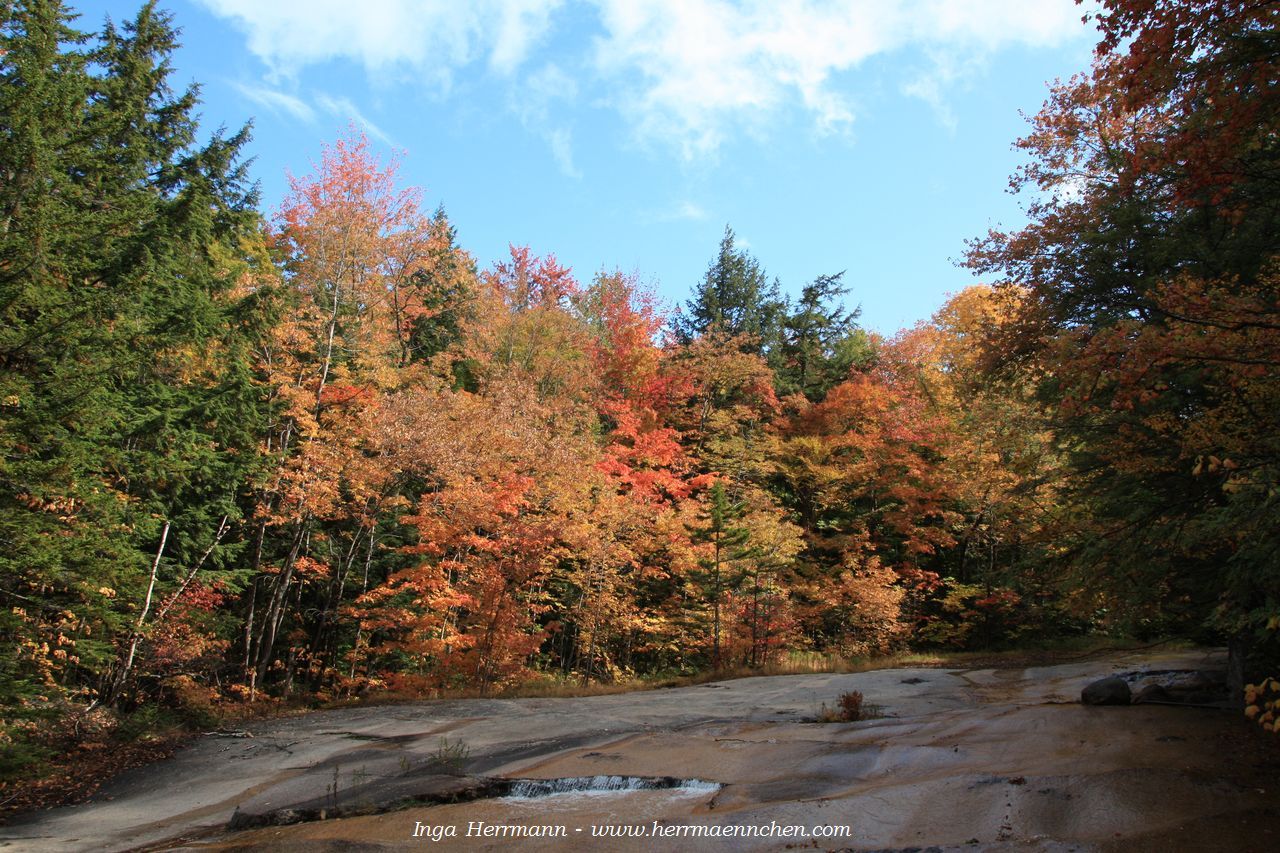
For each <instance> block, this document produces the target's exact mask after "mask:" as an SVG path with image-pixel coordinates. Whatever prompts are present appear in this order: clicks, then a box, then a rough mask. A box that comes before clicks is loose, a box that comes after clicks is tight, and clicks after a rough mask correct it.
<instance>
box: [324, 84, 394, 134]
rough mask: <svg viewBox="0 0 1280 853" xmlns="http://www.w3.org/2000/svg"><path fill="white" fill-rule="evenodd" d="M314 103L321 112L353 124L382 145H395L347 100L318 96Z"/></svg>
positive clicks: (330, 96)
mask: <svg viewBox="0 0 1280 853" xmlns="http://www.w3.org/2000/svg"><path fill="white" fill-rule="evenodd" d="M316 103H317V104H319V106H320V108H321V109H322V110H324V111H325V112H327V113H329V114H330V115H333V116H337V117H338V118H344V119H346V120H347V121H350V122H353V123H354V124H355V125H356V126H357V127H359V128H361V129H362V130H363V131H364V132H365V133H367V134H369V135H370V136H372V137H373V138H374V139H376V140H378V141H379V142H381V143H383V144H384V145H392V146H394V145H395V143H394V142H392V141H391V137H390V136H388V135H387V134H386V132H385V131H383V129H382V128H380V127H378V126H377V125H376V124H374V123H373V121H371V120H370V119H369V118H368V117H366V116H365V114H364V113H362V112H360V109H359V108H358V107H357V106H356V105H355V104H353V103H352V102H351V100H350V99H349V98H340V97H334V96H332V95H325V94H320V95H316Z"/></svg>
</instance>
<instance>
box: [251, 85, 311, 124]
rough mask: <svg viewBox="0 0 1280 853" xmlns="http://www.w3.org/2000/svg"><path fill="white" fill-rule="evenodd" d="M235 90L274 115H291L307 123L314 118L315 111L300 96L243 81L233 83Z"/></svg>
mask: <svg viewBox="0 0 1280 853" xmlns="http://www.w3.org/2000/svg"><path fill="white" fill-rule="evenodd" d="M232 85H233V86H235V88H236V90H237V91H238V92H239V93H240V94H242V95H244V96H245V97H246V98H248V99H249V100H251V101H253V102H254V103H255V104H257V105H259V106H261V107H266V108H267V109H269V110H271V111H272V112H273V113H275V114H276V115H283V116H292V117H293V118H296V119H297V120H299V121H305V122H307V123H308V124H310V123H311V122H314V121H315V120H316V112H315V110H313V109H311V107H310V105H309V104H307V102H306V101H303V100H302V99H301V98H298V97H295V96H293V95H289V94H286V93H285V92H278V91H276V90H275V89H268V88H265V87H263V86H250V85H247V84H245V83H233V84H232Z"/></svg>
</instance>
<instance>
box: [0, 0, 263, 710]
mask: <svg viewBox="0 0 1280 853" xmlns="http://www.w3.org/2000/svg"><path fill="white" fill-rule="evenodd" d="M72 17H73V16H72V15H71V14H70V13H69V12H68V11H67V9H66V8H65V7H64V6H63V4H62V3H61V2H58V0H20V2H17V3H14V4H7V5H6V11H5V12H4V13H3V17H0V78H3V84H0V174H3V175H4V176H5V178H6V180H4V181H3V182H0V183H3V186H0V211H3V212H2V213H0V217H2V218H0V225H2V226H3V227H2V228H0V311H3V323H2V324H0V329H2V330H0V449H2V450H3V453H2V454H0V537H2V538H3V539H4V542H5V547H4V548H3V549H0V595H2V596H3V597H5V598H7V599H10V601H7V602H6V606H5V608H4V609H3V610H4V612H5V613H6V614H9V615H8V616H6V617H5V620H6V621H5V622H4V623H3V624H2V625H0V631H3V633H4V637H3V640H4V641H5V642H11V643H15V644H16V645H17V646H18V647H19V648H20V649H22V650H23V652H22V653H21V654H19V655H18V656H16V660H14V661H12V662H10V663H9V664H8V666H9V667H10V669H9V670H8V672H7V673H6V675H5V683H2V684H0V690H2V691H4V693H3V695H0V701H4V702H9V701H12V700H13V699H14V698H15V697H16V696H17V695H18V694H20V693H22V692H23V685H28V686H31V687H39V688H41V689H44V690H46V692H47V690H48V688H51V687H52V686H53V684H54V683H55V682H57V683H59V684H63V685H68V686H77V685H79V686H85V687H92V686H94V685H96V686H97V687H98V689H99V690H101V691H105V692H106V693H109V694H115V693H117V692H118V690H119V688H121V687H122V686H124V684H125V682H126V678H125V676H127V674H128V673H129V670H130V667H131V666H132V664H133V662H134V656H135V653H136V651H137V649H138V645H139V641H140V640H141V638H142V636H143V634H144V633H145V630H146V628H147V624H148V623H147V620H148V616H149V614H150V613H152V612H153V604H155V603H157V602H158V600H159V596H161V595H162V594H167V593H169V592H173V591H176V590H178V589H179V588H181V589H185V584H186V583H189V581H190V578H191V577H193V573H194V572H195V571H197V570H205V571H208V570H210V569H214V568H218V567H221V566H222V565H223V560H224V557H225V549H223V548H220V547H219V546H220V545H221V543H222V540H223V539H224V538H225V536H226V532H227V529H228V527H229V525H230V524H232V523H233V522H234V520H235V518H236V517H237V515H238V509H237V507H238V500H237V499H238V497H239V495H238V490H239V489H240V488H241V486H242V484H243V483H244V482H245V480H246V478H247V476H248V474H249V471H250V469H251V468H252V467H253V465H254V459H255V454H254V453H253V452H252V449H253V447H254V445H255V443H256V438H255V437H256V435H257V434H258V432H259V431H260V430H259V427H258V425H257V422H258V420H259V419H260V412H261V403H260V400H259V394H258V389H257V386H256V381H255V377H254V375H253V371H252V369H251V364H252V362H251V359H250V354H251V349H252V345H253V342H254V341H255V340H256V338H257V335H258V334H259V332H260V331H261V328H262V325H263V323H264V321H265V319H266V315H265V313H264V312H263V310H262V308H263V305H264V304H265V296H266V293H265V292H263V291H259V292H247V291H245V290H244V289H243V288H241V287H240V278H241V276H242V274H244V273H245V272H246V271H247V270H248V269H249V266H250V264H252V263H254V260H253V255H254V251H253V250H252V249H251V248H246V247H251V246H252V245H253V241H254V239H255V237H256V236H257V233H258V217H257V214H256V212H255V207H254V205H255V202H256V199H255V198H254V193H253V192H252V191H251V190H250V189H248V188H246V186H245V181H244V174H243V171H242V168H241V167H240V166H238V165H237V162H236V161H237V158H238V154H239V151H240V148H241V147H242V146H243V144H244V142H245V140H246V138H247V134H246V132H245V131H241V132H240V133H238V134H236V135H234V136H232V137H230V138H223V137H222V136H221V135H215V136H214V138H213V139H212V140H211V141H209V142H208V143H206V144H204V145H202V146H200V145H197V144H196V142H195V139H196V121H195V118H194V112H193V111H194V109H195V106H196V104H197V97H196V96H197V92H196V90H195V88H194V87H193V88H189V89H187V90H186V91H184V92H182V93H174V92H173V91H172V90H171V89H170V87H169V85H168V82H167V80H168V77H169V75H170V72H171V68H170V65H169V60H168V57H169V55H170V54H171V53H172V52H173V50H174V49H175V47H176V42H175V31H174V29H173V26H172V24H171V21H170V19H169V16H167V15H166V14H163V13H161V12H158V11H156V9H155V7H154V5H153V4H147V5H145V6H144V7H143V8H142V9H141V11H139V13H138V15H137V16H136V17H135V18H134V19H133V20H132V21H130V22H128V23H127V24H125V25H123V26H122V27H116V26H115V25H113V24H111V23H108V24H107V25H106V27H105V28H104V31H103V33H102V35H101V37H100V38H98V39H97V40H96V41H95V42H94V43H93V44H90V40H89V38H88V37H87V36H86V35H85V34H83V33H80V32H78V31H76V30H74V29H72V28H71V26H70V22H71V20H72ZM259 245H260V244H259ZM259 256H260V253H259ZM14 607H17V609H18V610H19V611H21V612H20V613H17V614H15V613H14V612H13V608H14Z"/></svg>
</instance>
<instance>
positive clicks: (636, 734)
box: [0, 649, 1280, 851]
mask: <svg viewBox="0 0 1280 853" xmlns="http://www.w3.org/2000/svg"><path fill="white" fill-rule="evenodd" d="M1009 661H1010V659H1009V658H1001V659H996V660H993V661H982V660H973V661H969V662H967V663H968V664H969V665H968V666H966V667H965V668H956V669H941V668H895V669H883V670H875V671H868V672H860V673H847V674H810V675H785V676H764V677H755V678H741V679H735V680H732V681H723V682H712V683H706V684H701V685H695V686H686V687H679V688H671V689H661V690H651V691H644V692H638V693H629V694H617V695H605V696H589V697H578V698H525V699H459V700H439V701H431V702H421V703H414V704H398V705H392V706H382V707H366V708H347V709H339V710H331V711H321V712H316V713H312V714H307V715H305V716H300V717H294V718H281V719H275V720H265V721H259V722H255V723H251V724H248V725H246V726H245V727H244V728H243V729H241V730H228V731H222V732H219V733H214V734H210V735H206V736H204V737H201V738H198V739H196V740H195V741H193V742H192V743H191V744H189V745H188V746H186V747H185V748H183V749H181V750H179V751H178V752H177V753H176V754H175V755H174V756H172V757H171V758H168V759H166V760H163V761H160V762H157V763H154V764H151V765H148V766H146V767H143V768H139V769H135V770H132V771H129V772H128V773H125V774H123V775H122V776H120V777H118V778H117V779H115V780H113V781H112V782H111V783H109V784H108V785H106V786H104V787H103V789H102V790H101V792H100V793H99V794H98V795H97V796H96V797H95V798H94V799H93V800H91V801H90V802H88V803H85V804H82V805H79V806H74V807H66V808H61V809H54V810H49V811H44V812H38V813H35V814H30V815H27V816H25V817H23V818H19V819H18V820H16V821H15V822H14V823H13V824H12V825H11V826H9V827H4V828H0V849H3V848H4V847H6V846H8V847H10V848H11V849H23V850H84V849H95V850H127V849H137V848H146V849H205V850H207V849H214V850H238V849H271V850H299V851H301V850H307V851H310V850H324V849H335V850H336V849H344V850H346V849H355V850H382V849H401V848H406V849H407V848H421V847H422V846H424V845H429V846H432V847H441V848H442V849H457V850H482V849H494V850H498V849H503V850H506V849H512V848H515V849H519V850H525V849H529V850H535V849H537V850H571V849H583V848H586V847H589V846H590V847H597V848H604V847H607V848H609V849H611V850H625V849H636V850H641V849H643V850H655V849H656V850H663V849H670V850H686V849H694V848H696V849H699V850H703V849H717V846H719V848H718V849H733V850H743V849H764V850H781V849H789V848H795V847H816V848H818V849H842V848H852V849H885V848H890V849H895V848H896V849H901V848H908V847H917V848H923V847H929V846H939V847H942V848H946V847H952V846H954V847H963V848H964V849H966V850H972V849H975V848H976V849H999V850H1004V849H1009V850H1027V849H1035V850H1124V851H1142V850H1164V849H1171V848H1173V849H1180V850H1195V849H1235V850H1239V851H1247V850H1259V851H1262V850H1272V849H1277V848H1278V847H1280V769H1277V768H1280V761H1278V760H1277V759H1278V758H1280V748H1278V747H1277V743H1276V738H1274V737H1272V736H1268V735H1265V734H1264V733H1262V732H1261V731H1259V730H1257V729H1256V727H1253V726H1250V725H1249V724H1247V723H1246V722H1245V721H1244V720H1243V718H1242V717H1239V716H1237V715H1234V714H1230V713H1226V712H1223V711H1218V710H1213V709H1205V708H1194V707H1169V706H1159V705H1136V706H1127V707H1085V706H1082V705H1080V704H1079V703H1078V699H1079V695H1080V689H1081V688H1082V687H1083V686H1084V685H1085V684H1086V683H1088V682H1089V681H1092V680H1094V679H1097V678H1101V677H1103V676H1105V675H1109V674H1112V673H1116V672H1124V671H1133V670H1141V669H1150V670H1161V669H1208V668H1220V667H1221V666H1222V665H1223V660H1222V656H1221V655H1220V654H1218V653H1214V652H1204V651H1195V650H1191V651H1188V650H1182V651H1169V650H1163V651H1162V650H1158V649H1156V650H1144V651H1137V652H1114V653H1109V654H1106V655H1104V656H1102V657H1094V658H1091V659H1088V660H1076V661H1070V662H1061V663H1054V664H1049V665H1046V666H1029V667H1023V666H1017V665H1016V664H1010V663H1009ZM983 663H996V664H997V666H996V667H984V666H982V664H983ZM850 691H860V692H861V693H862V694H863V695H864V697H865V699H866V702H867V703H873V704H875V705H877V706H879V713H880V714H882V716H880V717H879V718H876V719H870V720H864V721H861V722H839V723H822V722H817V719H818V718H820V717H822V716H824V714H823V712H824V710H826V709H831V708H834V707H835V706H836V704H837V703H838V701H839V698H840V696H841V695H842V694H844V693H847V692H850ZM606 776H615V777H616V776H629V777H644V778H647V779H654V778H658V777H676V779H684V780H700V781H701V782H710V783H718V786H716V785H700V784H689V785H680V784H679V783H678V782H671V781H664V782H662V783H660V784H672V785H676V787H673V788H669V789H663V790H623V791H616V790H615V791H603V792H595V793H586V792H576V793H559V794H554V795H551V796H543V797H538V798H532V799H530V798H520V797H511V796H494V795H495V794H504V793H507V792H506V791H505V789H504V788H503V787H502V786H503V785H505V784H506V783H505V782H503V780H506V779H513V778H518V779H547V780H557V779H561V780H563V779H568V778H574V777H606ZM597 781H598V784H597V787H601V786H602V785H601V784H599V780H597ZM608 784H609V785H613V786H615V787H616V786H617V785H618V784H619V783H618V782H617V781H616V780H615V781H613V782H611V783H608ZM604 786H605V787H607V785H604ZM424 800H425V801H428V802H434V803H440V804H436V805H424V804H422V802H423V801H424ZM449 800H461V801H460V802H453V803H449V802H448V801H449ZM414 801H417V804H411V803H413V802H414ZM406 804H410V805H408V807H404V806H405V805H406ZM344 815H356V816H349V817H345V816H344ZM321 816H323V817H325V818H328V819H326V820H314V818H319V817H321ZM298 818H312V819H313V820H310V821H308V822H305V823H298V824H295V825H291V826H278V825H274V824H276V823H280V822H285V821H289V820H294V819H298ZM233 821H234V823H235V825H236V826H239V827H255V826H257V827H258V828H248V829H242V830H239V831H233V830H231V829H229V828H228V827H229V824H231V823H232V822H233ZM475 822H483V824H484V827H485V828H487V830H488V831H490V832H500V833H502V835H497V836H493V835H490V836H485V835H476V834H473V835H472V836H471V837H468V836H467V833H468V831H469V830H471V831H473V833H474V832H475V831H476V827H477V824H476V823H475ZM624 825H625V826H642V827H645V828H646V829H645V831H646V833H647V834H648V835H649V836H650V837H635V836H631V837H627V838H617V837H610V838H608V839H605V838H601V837H599V836H598V833H600V832H603V831H613V830H600V829H597V827H605V826H608V827H617V826H624ZM775 825H777V826H802V827H806V828H813V827H848V835H845V836H843V837H840V838H802V837H797V836H779V835H776V834H775V835H773V836H770V837H758V836H757V837H752V838H749V839H748V838H742V837H736V836H735V837H726V836H725V835H724V833H726V832H738V833H742V832H756V831H760V830H755V829H752V828H754V827H760V828H762V829H765V830H769V828H770V827H773V826H775ZM558 826H563V827H565V828H566V832H567V837H566V838H558V839H557V838H521V839H520V840H519V841H513V840H512V837H511V834H512V833H513V832H517V831H519V832H524V831H546V830H540V829H538V827H558ZM684 826H690V827H695V828H697V827H701V828H702V829H701V830H697V831H699V832H702V833H704V835H703V836H702V837H699V838H697V840H692V839H691V838H690V837H689V836H688V833H689V832H692V831H694V830H683V829H680V827H684ZM415 827H421V829H420V831H421V832H422V833H423V835H421V836H419V837H414V831H415ZM507 827H516V828H517V829H508V828H507ZM521 827H523V828H525V829H523V830H522V829H519V828H521ZM450 828H452V831H453V832H454V833H456V836H447V833H448V831H449V829H450ZM655 829H656V831H657V832H673V833H684V835H683V837H682V836H681V835H679V834H675V835H671V836H663V837H659V838H655V837H652V836H653V834H654V832H655ZM481 831H483V830H481ZM769 831H772V832H775V833H776V832H778V830H776V829H774V830H769ZM838 831H839V830H838ZM432 833H437V834H440V835H442V836H444V837H441V839H440V841H439V842H435V841H432V840H431V835H432ZM593 833H596V835H593ZM717 833H719V834H717ZM708 836H709V837H708Z"/></svg>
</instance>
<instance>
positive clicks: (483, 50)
mask: <svg viewBox="0 0 1280 853" xmlns="http://www.w3.org/2000/svg"><path fill="white" fill-rule="evenodd" d="M199 2H200V3H202V4H203V5H204V6H206V7H208V8H209V10H210V11H212V12H214V13H215V14H218V15H221V16H223V17H225V18H231V19H232V20H234V21H235V22H236V25H237V26H238V27H239V28H240V29H242V30H243V31H244V32H245V33H246V35H247V36H248V40H249V49H250V50H251V51H253V53H255V54H257V55H258V56H259V57H260V58H261V59H262V60H263V61H264V62H266V63H267V64H268V65H269V66H270V67H271V68H272V69H273V70H274V71H276V72H277V73H279V74H285V75H292V74H296V73H297V72H298V71H299V70H300V69H301V68H303V67H305V66H307V65H311V64H314V63H318V62H326V61H328V60H331V59H349V60H354V61H356V62H359V63H361V64H363V65H364V66H365V68H367V69H368V70H369V71H370V72H374V73H382V72H385V71H388V70H390V69H393V68H395V67H397V66H409V67H411V68H412V69H414V70H416V71H418V72H419V73H424V74H426V75H427V76H429V77H431V78H432V79H434V80H436V81H437V82H440V83H444V84H447V83H448V82H449V80H450V79H451V78H452V75H453V73H454V72H455V71H456V70H457V69H458V68H460V67H462V66H464V65H467V64H469V63H471V62H473V61H476V60H477V59H481V58H487V59H488V63H489V66H490V67H491V68H493V69H494V70H496V71H498V72H500V73H509V72H511V71H513V70H514V69H515V68H516V67H518V66H519V65H520V64H521V62H523V61H524V59H525V57H526V56H527V54H528V53H529V51H530V49H531V48H532V47H533V46H534V45H535V44H536V43H537V42H538V40H539V39H540V38H541V37H542V35H543V34H544V32H545V31H546V29H547V27H548V25H549V22H550V17H551V14H552V12H554V11H555V10H556V8H558V7H559V6H560V5H561V4H562V3H563V2H564V0H466V2H451V0H362V2H358V3H352V2H350V0H199Z"/></svg>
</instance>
